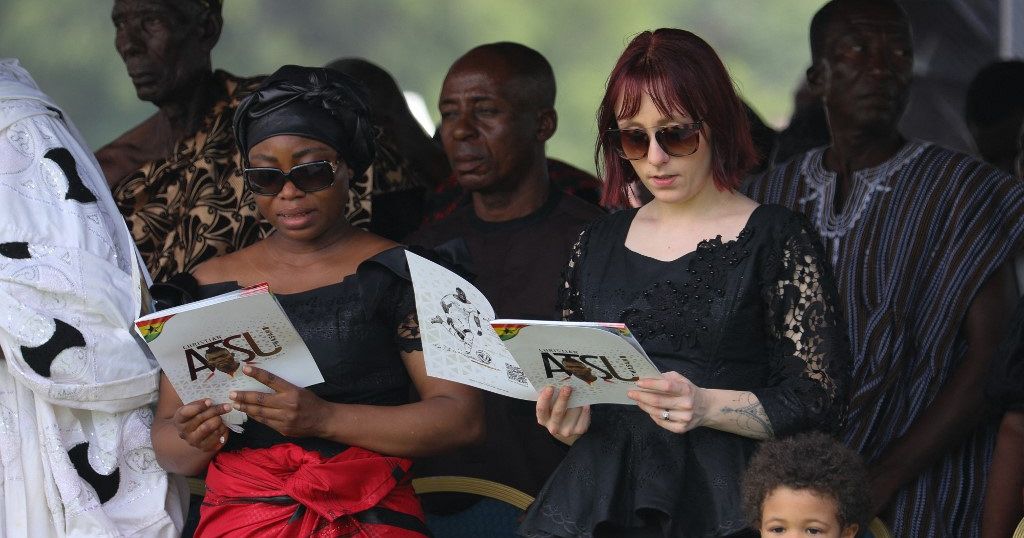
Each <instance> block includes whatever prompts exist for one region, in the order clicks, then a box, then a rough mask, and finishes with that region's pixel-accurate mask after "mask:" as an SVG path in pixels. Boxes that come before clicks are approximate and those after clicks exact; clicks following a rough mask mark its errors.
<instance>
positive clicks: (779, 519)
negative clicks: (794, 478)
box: [761, 487, 857, 538]
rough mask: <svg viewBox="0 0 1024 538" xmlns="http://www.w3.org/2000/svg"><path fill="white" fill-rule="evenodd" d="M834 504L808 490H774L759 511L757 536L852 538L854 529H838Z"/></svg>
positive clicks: (782, 488)
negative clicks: (759, 524)
mask: <svg viewBox="0 0 1024 538" xmlns="http://www.w3.org/2000/svg"><path fill="white" fill-rule="evenodd" d="M838 508H839V507H838V506H836V501H835V500H834V499H832V498H830V497H827V496H824V495H821V494H819V493H818V492H816V491H811V490H808V489H790V488H787V487H779V488H775V490H773V491H772V492H771V493H769V494H768V496H767V497H765V499H764V505H763V506H762V507H761V536H763V537H770V538H778V537H791V536H793V537H795V536H814V537H815V538H853V536H854V535H855V534H857V525H847V526H846V527H841V526H840V525H839V517H838V515H839V510H838Z"/></svg>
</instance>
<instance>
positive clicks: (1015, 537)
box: [1013, 519, 1024, 538]
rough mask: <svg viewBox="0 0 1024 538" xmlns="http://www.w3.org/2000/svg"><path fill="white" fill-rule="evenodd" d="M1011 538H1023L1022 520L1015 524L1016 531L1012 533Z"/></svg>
mask: <svg viewBox="0 0 1024 538" xmlns="http://www.w3.org/2000/svg"><path fill="white" fill-rule="evenodd" d="M1013 538H1024V519H1021V520H1020V523H1018V524H1017V530H1015V531H1013Z"/></svg>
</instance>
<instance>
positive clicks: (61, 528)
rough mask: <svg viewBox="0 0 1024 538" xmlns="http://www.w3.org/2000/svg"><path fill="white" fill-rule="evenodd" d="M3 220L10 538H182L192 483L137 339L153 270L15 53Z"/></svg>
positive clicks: (5, 103) (1, 495) (4, 104)
mask: <svg viewBox="0 0 1024 538" xmlns="http://www.w3.org/2000/svg"><path fill="white" fill-rule="evenodd" d="M0 214H2V215H3V216H2V217H0V350H2V357H0V536H19V537H20V536H31V537H33V538H39V537H43V538H46V537H58V536H147V537H149V536H176V535H177V534H178V532H179V529H180V527H181V523H182V513H183V508H184V507H183V502H184V500H185V498H184V488H183V487H182V484H181V481H180V479H174V480H169V479H168V475H167V473H166V472H164V470H163V469H161V468H160V466H159V465H158V464H157V462H156V458H155V456H154V452H153V448H152V446H151V442H150V434H149V430H150V424H151V423H152V419H153V411H152V407H151V404H152V403H153V402H155V401H156V397H157V383H158V375H159V370H158V368H157V366H156V363H155V361H153V360H152V359H150V358H148V356H147V354H146V353H145V352H144V351H143V348H142V347H140V345H139V343H138V341H137V340H136V339H135V338H134V337H133V334H132V333H131V332H130V328H131V324H132V322H133V320H134V319H135V317H137V316H138V315H139V313H140V311H141V310H142V308H143V305H144V302H148V299H147V297H148V294H144V293H143V290H145V286H146V285H148V283H149V275H148V274H146V273H145V272H144V270H143V269H141V265H140V264H141V258H140V257H139V255H138V252H137V250H136V249H135V246H134V244H133V243H132V240H131V237H130V236H129V235H128V230H127V228H126V226H125V223H124V220H123V219H122V218H121V216H120V214H119V213H118V211H117V208H116V207H115V205H114V203H113V200H112V199H111V197H110V191H109V190H108V188H107V185H106V181H105V180H104V178H103V174H102V173H101V172H100V170H99V167H98V165H97V164H96V160H95V159H94V158H93V156H92V154H91V153H90V152H89V151H88V150H87V149H85V144H84V143H83V142H82V139H81V136H80V135H79V134H78V131H77V130H76V129H75V127H74V126H73V125H72V124H71V123H70V121H68V119H67V118H66V117H65V115H64V113H63V112H62V111H61V109H60V108H59V107H58V106H57V105H55V104H54V103H53V101H52V100H51V99H50V98H49V97H47V96H46V95H45V94H44V93H42V92H41V91H40V90H39V88H38V86H37V85H36V84H35V82H34V81H33V80H32V78H31V76H29V74H28V73H27V72H26V71H25V70H24V69H22V68H21V67H20V66H19V65H18V62H17V61H16V60H13V59H0ZM72 450H78V451H81V453H82V454H85V455H86V456H87V457H83V458H82V459H83V461H81V462H79V464H78V467H77V468H76V466H75V465H74V464H73V463H72V459H71V458H70V457H69V451H72ZM83 476H86V477H88V478H89V479H95V478H96V477H107V481H108V483H109V484H116V486H112V487H111V489H112V491H111V492H110V493H111V494H109V499H104V500H105V502H101V500H100V499H101V496H100V495H98V494H97V490H96V489H95V488H94V487H93V486H92V485H90V481H89V480H87V478H83ZM109 477H116V480H113V481H111V478H109Z"/></svg>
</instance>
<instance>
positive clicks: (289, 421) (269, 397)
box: [228, 365, 326, 437]
mask: <svg viewBox="0 0 1024 538" xmlns="http://www.w3.org/2000/svg"><path fill="white" fill-rule="evenodd" d="M242 371H243V372H244V373H245V374H246V375H248V376H249V377H251V378H253V379H255V380H256V381H259V382H260V383H263V384H264V385H266V386H268V387H270V388H271V389H273V391H274V392H272V393H266V392H255V391H246V390H239V391H233V392H231V394H229V395H228V397H229V398H231V400H232V401H234V408H235V409H238V410H239V411H241V412H243V413H245V414H246V415H249V417H251V418H253V419H255V420H257V421H259V422H262V423H264V424H266V425H267V426H270V427H271V428H273V429H274V430H276V431H277V432H278V433H280V434H281V435H285V436H288V437H324V436H325V434H324V429H323V428H324V426H325V422H326V420H325V416H324V415H325V411H326V406H325V405H324V404H325V403H326V402H324V401H323V400H322V399H320V397H319V396H317V395H316V394H313V393H312V392H311V391H309V390H306V389H304V388H302V387H297V386H295V385H292V384H291V383H289V382H287V381H285V380H284V379H281V378H280V377H277V376H276V375H274V374H272V373H270V372H268V371H266V370H264V369H262V368H256V367H255V366H249V365H246V366H245V367H243V369H242Z"/></svg>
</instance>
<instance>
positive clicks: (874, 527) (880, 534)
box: [859, 517, 892, 538]
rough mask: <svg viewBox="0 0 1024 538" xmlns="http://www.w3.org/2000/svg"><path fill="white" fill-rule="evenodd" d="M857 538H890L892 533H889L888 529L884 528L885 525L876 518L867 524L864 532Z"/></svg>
mask: <svg viewBox="0 0 1024 538" xmlns="http://www.w3.org/2000/svg"><path fill="white" fill-rule="evenodd" d="M859 536H870V537H872V538H892V533H891V532H889V527H886V526H885V523H884V522H882V520H881V519H878V518H877V517H876V518H875V519H872V520H871V523H868V528H867V531H866V532H863V533H861V534H860V535H859Z"/></svg>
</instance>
